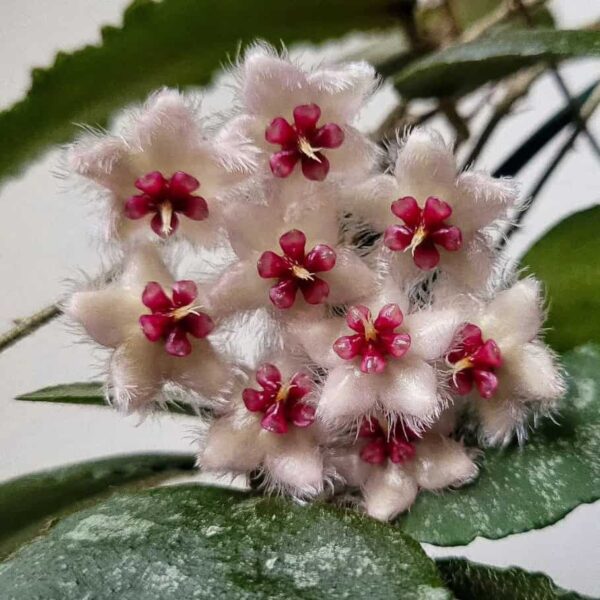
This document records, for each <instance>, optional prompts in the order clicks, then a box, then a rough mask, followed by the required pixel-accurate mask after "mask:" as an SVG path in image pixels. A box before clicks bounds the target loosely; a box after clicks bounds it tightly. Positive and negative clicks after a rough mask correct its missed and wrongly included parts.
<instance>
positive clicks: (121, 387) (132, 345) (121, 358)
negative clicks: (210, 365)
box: [108, 331, 172, 413]
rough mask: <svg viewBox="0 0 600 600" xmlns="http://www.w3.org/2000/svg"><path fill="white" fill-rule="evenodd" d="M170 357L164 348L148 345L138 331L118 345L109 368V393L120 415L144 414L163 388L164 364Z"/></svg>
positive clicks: (157, 345) (156, 344)
mask: <svg viewBox="0 0 600 600" xmlns="http://www.w3.org/2000/svg"><path fill="white" fill-rule="evenodd" d="M170 359H172V357H170V356H169V355H168V354H166V351H165V349H164V346H163V345H162V344H159V343H153V342H150V341H148V340H147V339H146V338H145V336H144V334H143V333H142V332H141V331H140V332H139V333H137V334H136V335H134V336H132V337H131V338H130V339H128V340H127V341H126V342H125V343H124V344H121V345H120V346H119V347H118V348H117V349H116V350H115V352H114V353H113V355H112V357H111V360H110V364H109V382H108V386H109V391H110V393H111V397H112V400H113V402H114V404H115V405H116V406H117V408H119V409H120V410H122V411H123V412H126V413H129V412H134V411H142V412H143V411H144V410H147V409H148V408H149V407H150V405H151V404H152V403H153V401H154V400H155V399H156V397H157V394H159V392H160V391H161V388H162V384H163V381H164V379H163V372H164V366H165V363H166V362H168V361H169V360H170Z"/></svg>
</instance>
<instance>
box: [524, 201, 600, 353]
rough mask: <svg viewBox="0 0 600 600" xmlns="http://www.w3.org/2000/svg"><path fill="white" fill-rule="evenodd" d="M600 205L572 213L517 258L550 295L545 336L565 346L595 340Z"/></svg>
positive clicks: (598, 338) (599, 326)
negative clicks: (520, 258)
mask: <svg viewBox="0 0 600 600" xmlns="http://www.w3.org/2000/svg"><path fill="white" fill-rule="evenodd" d="M599 232H600V207H598V206H596V207H594V208H590V209H589V210H584V211H582V212H578V213H576V214H574V215H572V216H570V217H568V218H567V219H565V220H564V221H562V222H561V223H559V224H558V225H557V226H556V227H554V228H553V229H551V230H550V231H549V232H548V233H546V234H545V235H544V236H543V237H542V238H541V239H540V240H539V241H538V242H537V243H536V244H535V245H534V246H533V247H532V248H531V249H530V250H529V252H527V254H526V255H525V257H524V258H523V259H522V261H521V262H522V264H523V266H526V267H527V268H528V269H529V270H530V271H531V272H532V273H535V275H536V277H539V278H540V279H541V280H542V281H543V282H544V284H545V286H546V291H547V294H548V297H549V298H550V299H551V300H550V303H549V311H548V321H547V326H548V333H547V335H546V340H547V341H548V343H549V344H550V345H551V346H553V347H554V348H555V349H556V350H559V351H565V350H569V349H570V348H573V347H575V346H578V345H581V344H585V343H586V342H598V343H600V235H599Z"/></svg>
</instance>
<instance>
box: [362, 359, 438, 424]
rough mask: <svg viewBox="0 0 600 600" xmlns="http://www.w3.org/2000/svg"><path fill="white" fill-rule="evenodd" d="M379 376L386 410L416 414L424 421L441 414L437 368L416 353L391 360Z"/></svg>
mask: <svg viewBox="0 0 600 600" xmlns="http://www.w3.org/2000/svg"><path fill="white" fill-rule="evenodd" d="M371 377H380V381H379V399H380V401H381V404H382V405H383V407H384V408H385V410H386V411H388V412H390V413H395V414H401V415H406V416H409V417H414V418H416V419H417V420H420V421H422V422H424V423H427V422H431V420H432V419H433V418H434V417H435V416H436V415H437V414H438V413H439V411H440V410H441V409H442V406H443V399H442V397H441V396H440V395H439V394H438V380H437V375H436V371H435V369H434V368H433V367H432V366H431V365H429V364H427V363H426V362H424V361H423V360H421V359H420V358H418V357H416V356H412V357H411V356H410V355H408V356H406V357H404V358H402V359H400V360H393V359H392V360H390V361H389V362H388V364H387V367H386V370H385V372H384V373H383V375H381V376H378V375H371Z"/></svg>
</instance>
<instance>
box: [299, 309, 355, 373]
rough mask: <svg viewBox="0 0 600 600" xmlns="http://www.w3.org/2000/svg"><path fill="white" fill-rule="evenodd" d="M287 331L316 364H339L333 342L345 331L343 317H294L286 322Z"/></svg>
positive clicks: (330, 365)
mask: <svg viewBox="0 0 600 600" xmlns="http://www.w3.org/2000/svg"><path fill="white" fill-rule="evenodd" d="M288 331H289V333H290V334H291V336H292V338H293V339H294V340H295V341H297V342H298V343H299V344H300V345H301V346H302V349H303V350H304V352H306V354H308V356H309V357H310V358H311V360H312V361H313V362H314V363H316V364H317V365H318V366H320V367H323V368H326V369H331V368H333V367H336V366H339V365H340V363H341V359H340V357H339V356H338V355H337V354H336V353H335V352H334V351H333V343H334V342H335V340H337V339H338V338H339V337H340V336H342V335H346V333H347V328H346V326H345V320H344V319H340V318H337V317H334V318H331V319H321V320H319V321H309V320H307V319H295V320H293V321H291V322H290V323H289V324H288Z"/></svg>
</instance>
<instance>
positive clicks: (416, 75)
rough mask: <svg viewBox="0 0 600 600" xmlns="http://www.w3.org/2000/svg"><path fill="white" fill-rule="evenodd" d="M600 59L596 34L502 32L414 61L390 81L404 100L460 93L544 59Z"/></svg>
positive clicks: (580, 32) (551, 30) (585, 32)
mask: <svg viewBox="0 0 600 600" xmlns="http://www.w3.org/2000/svg"><path fill="white" fill-rule="evenodd" d="M576 56H600V36H599V35H598V32H596V31H565V30H562V31H560V30H556V29H535V30H531V31H523V30H501V31H499V32H497V33H495V34H489V35H486V36H483V37H481V38H480V39H478V40H476V41H474V42H469V43H466V44H461V45H457V46H451V47H449V48H447V49H445V50H442V51H440V52H436V53H434V54H432V55H430V56H427V57H425V58H423V59H421V60H418V61H416V62H414V63H412V64H411V65H409V66H408V67H406V68H405V69H404V70H402V71H401V72H400V73H399V74H398V75H397V76H396V77H395V79H394V83H395V85H396V88H397V89H398V91H399V92H400V93H401V94H402V95H403V96H405V97H407V98H412V97H428V96H451V95H453V94H458V93H460V94H464V93H467V92H469V91H471V90H474V89H476V88H478V87H479V86H481V85H483V84H484V83H487V82H488V81H494V80H496V79H500V78H502V77H505V76H507V75H510V74H511V73H514V72H515V71H517V70H519V69H521V68H523V67H526V66H529V65H532V64H535V63H537V62H540V61H543V60H561V59H565V58H572V57H576Z"/></svg>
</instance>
